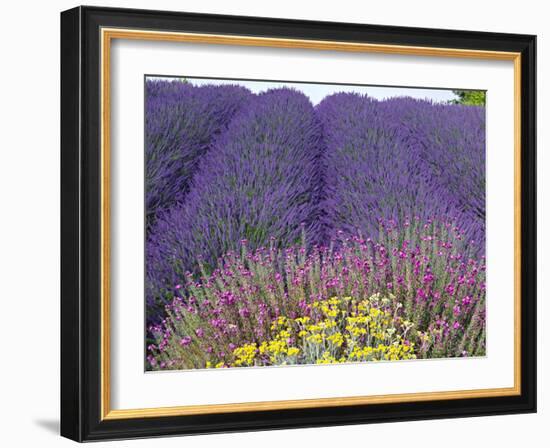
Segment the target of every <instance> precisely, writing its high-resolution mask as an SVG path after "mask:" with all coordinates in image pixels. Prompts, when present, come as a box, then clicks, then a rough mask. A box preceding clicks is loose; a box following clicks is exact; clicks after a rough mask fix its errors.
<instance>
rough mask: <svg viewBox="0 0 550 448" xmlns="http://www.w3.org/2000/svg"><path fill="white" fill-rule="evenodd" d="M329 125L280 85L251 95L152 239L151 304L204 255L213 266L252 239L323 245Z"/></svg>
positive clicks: (149, 249) (254, 244)
mask: <svg viewBox="0 0 550 448" xmlns="http://www.w3.org/2000/svg"><path fill="white" fill-rule="evenodd" d="M321 138H322V135H321V127H320V125H319V122H318V120H317V118H316V116H315V113H314V110H313V107H312V105H311V103H310V102H309V100H308V99H307V98H306V97H305V96H304V95H303V94H300V93H298V92H296V91H292V90H288V89H279V90H276V91H270V92H267V93H265V94H261V95H259V96H256V97H254V98H251V99H250V101H249V102H248V107H247V108H246V109H243V110H242V111H241V112H240V113H239V114H237V115H236V116H235V118H234V119H233V121H232V122H231V124H230V126H229V127H228V129H227V131H226V132H225V133H224V134H223V135H221V136H220V137H219V138H218V139H217V140H216V141H215V143H214V144H213V146H212V149H211V150H210V151H209V152H208V154H207V155H206V156H205V157H204V158H203V159H202V160H201V162H200V164H199V166H198V169H197V172H196V173H195V175H194V177H193V180H192V181H191V184H190V190H189V193H188V194H187V197H186V199H185V201H184V203H182V204H181V205H177V206H175V207H173V208H172V210H171V211H170V212H169V213H166V214H163V215H161V216H160V217H159V219H158V221H157V223H156V224H155V227H154V229H153V232H152V233H151V234H150V238H149V241H148V244H147V254H146V257H147V283H148V289H149V291H148V298H149V306H150V307H155V306H156V305H157V301H158V300H157V299H158V296H166V295H170V294H171V293H172V292H173V291H172V288H173V285H175V284H176V283H177V282H178V279H181V278H182V276H183V275H184V273H185V272H186V271H193V270H195V271H196V267H197V261H198V257H200V261H201V263H202V264H203V266H205V267H206V269H208V270H212V269H214V268H215V265H216V262H217V259H218V258H219V257H221V256H222V255H223V254H225V253H226V252H228V251H230V250H234V249H236V248H237V247H239V244H240V242H241V241H242V240H247V241H248V245H249V247H251V248H252V249H255V248H257V247H260V246H262V245H265V244H266V243H268V242H269V240H270V239H272V240H273V241H275V244H277V245H278V246H280V247H286V246H289V245H292V244H295V243H296V242H298V241H299V240H300V235H301V232H302V229H304V230H307V233H308V235H311V238H310V240H309V241H308V243H309V244H313V243H317V242H319V241H318V240H317V238H319V236H320V231H319V230H320V220H319V214H320V210H319V207H318V204H319V203H320V194H321V192H322V179H321V177H320V173H321V171H322V170H320V169H319V166H318V165H319V161H320V152H321V151H320V148H321V147H322V140H321Z"/></svg>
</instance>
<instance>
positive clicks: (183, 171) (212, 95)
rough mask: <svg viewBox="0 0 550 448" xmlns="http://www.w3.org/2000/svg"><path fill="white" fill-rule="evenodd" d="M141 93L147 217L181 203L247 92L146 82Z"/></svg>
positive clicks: (165, 82)
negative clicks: (200, 165) (217, 138)
mask: <svg viewBox="0 0 550 448" xmlns="http://www.w3.org/2000/svg"><path fill="white" fill-rule="evenodd" d="M145 88H146V94H145V142H146V143H145V148H146V150H145V157H146V176H145V177H146V181H145V185H146V187H145V188H146V194H145V198H146V214H147V222H148V224H149V225H150V224H151V223H152V222H153V221H154V220H155V217H156V216H157V215H158V214H159V213H162V212H163V211H166V210H169V209H170V208H171V206H172V205H174V204H176V203H179V202H181V201H182V200H183V198H184V196H185V194H186V193H187V192H188V188H189V182H190V179H191V177H192V174H193V172H194V170H195V169H196V167H197V163H198V161H199V160H200V158H201V157H202V156H204V154H206V152H207V151H208V149H209V148H210V145H211V143H212V141H213V140H214V138H215V137H216V136H217V135H219V134H220V132H221V131H222V130H224V129H225V128H226V127H227V124H228V123H229V121H230V120H231V119H232V118H233V116H234V115H235V113H236V112H237V111H238V110H239V109H240V108H241V107H242V106H243V105H245V104H246V102H247V100H248V98H249V97H250V96H251V93H250V92H249V91H248V90H247V89H245V88H243V87H239V86H235V85H224V86H204V87H195V86H192V85H191V84H189V83H185V82H180V81H171V82H169V81H156V80H154V81H153V80H149V81H147V83H146V85H145Z"/></svg>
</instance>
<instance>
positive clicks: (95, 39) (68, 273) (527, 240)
mask: <svg viewBox="0 0 550 448" xmlns="http://www.w3.org/2000/svg"><path fill="white" fill-rule="evenodd" d="M102 27H109V28H130V29H144V30H151V29H154V30H162V31H176V32H177V31H180V32H198V33H207V34H233V35H246V36H254V37H274V38H291V39H306V40H308V39H312V40H331V41H342V42H364V43H379V44H390V45H405V46H419V47H439V48H461V49H472V50H488V51H507V52H518V53H521V156H520V157H521V260H520V262H521V298H522V299H521V319H520V320H521V363H520V365H521V395H517V396H503V397H490V398H473V399H458V400H438V401H424V402H413V403H392V404H369V405H356V406H339V407H324V408H311V409H290V410H279V411H253V412H237V413H225V414H224V413H217V414H206V415H192V416H177V417H151V418H138V419H120V420H101V371H100V369H101V357H100V353H101V347H100V335H101V283H100V280H101V270H100V269H101V266H100V264H101V247H100V235H101V190H100V189H101V183H100V172H101V171H100V170H101V161H100V155H101V151H100V131H101V129H100V104H101V83H100V76H101V73H100V67H101V60H100V49H101V48H100V44H101V42H100V28H102ZM60 37H61V435H62V436H65V437H67V438H70V439H73V440H76V441H79V442H82V441H92V440H105V439H125V438H143V437H155V436H165V435H184V434H203V433H217V432H234V431H253V430H267V429H283V428H300V427H317V426H333V425H342V424H364V423H378V422H390V421H404V420H421V419H436V418H454V417H470V416H481V415H500V414H512V413H530V412H536V380H537V379H536V374H537V372H536V366H537V361H536V350H537V349H536V331H537V329H536V323H537V321H536V305H537V304H536V299H537V294H536V280H537V279H536V275H537V273H536V270H537V254H536V218H537V217H536V36H532V35H519V34H503V33H487V32H472V31H457V30H438V29H424V28H407V27H393V26H381V25H362V24H351V23H333V22H314V21H303V20H283V19H272V18H256V17H242V16H223V15H210V14H195V13H181V12H168V11H145V10H135V9H119V8H99V7H84V6H81V7H77V8H74V9H70V10H68V11H64V12H63V13H61V36H60Z"/></svg>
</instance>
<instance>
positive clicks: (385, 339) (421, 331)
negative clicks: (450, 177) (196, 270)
mask: <svg viewBox="0 0 550 448" xmlns="http://www.w3.org/2000/svg"><path fill="white" fill-rule="evenodd" d="M461 238H463V235H462V234H461V233H460V231H459V230H458V229H457V228H456V227H455V226H453V224H452V223H441V222H436V221H431V222H426V223H421V222H419V221H418V220H416V219H410V220H409V221H407V225H406V226H404V227H403V226H397V225H395V224H394V223H392V222H387V223H381V226H380V235H379V239H378V241H377V242H374V241H372V240H370V239H363V238H361V237H348V238H342V239H341V240H335V241H334V244H333V245H331V247H317V246H316V247H314V248H313V249H311V250H310V251H309V252H308V251H307V250H306V247H305V244H304V245H301V246H296V247H290V248H287V249H284V250H282V249H278V248H276V247H274V246H270V247H268V248H259V249H256V250H254V251H252V250H248V248H247V245H246V242H244V241H243V242H242V243H241V251H240V252H239V253H235V252H230V253H228V254H227V255H226V256H225V257H223V258H222V259H220V260H219V264H218V266H219V267H218V268H217V269H215V270H214V271H213V272H212V273H210V274H209V273H208V272H206V270H205V269H204V268H203V272H202V274H201V275H200V277H199V278H196V277H195V276H194V275H193V274H191V273H189V274H188V275H187V276H186V281H185V282H182V284H181V285H176V287H175V289H176V291H178V292H179V294H177V295H176V296H175V297H174V299H173V301H172V303H171V304H170V305H168V306H167V307H166V317H165V318H164V319H163V321H162V322H161V323H160V324H158V325H153V326H151V327H150V328H149V330H150V333H151V334H152V335H153V338H154V339H153V340H152V341H151V343H150V344H149V348H148V365H149V368H152V369H166V368H173V369H189V368H205V367H230V366H235V367H246V366H259V365H281V364H310V363H334V362H357V361H371V360H372V361H374V360H398V359H412V358H415V357H416V358H434V357H453V356H454V357H456V356H480V355H484V353H485V265H484V259H483V257H481V258H479V259H476V258H474V257H473V256H467V255H465V254H464V253H462V252H460V251H458V250H457V247H460V242H461Z"/></svg>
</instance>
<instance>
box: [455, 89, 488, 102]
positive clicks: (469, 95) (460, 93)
mask: <svg viewBox="0 0 550 448" xmlns="http://www.w3.org/2000/svg"><path fill="white" fill-rule="evenodd" d="M453 93H454V94H455V95H456V96H457V97H458V98H457V99H455V100H451V103H452V104H464V105H465V106H485V92H484V91H483V90H453Z"/></svg>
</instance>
